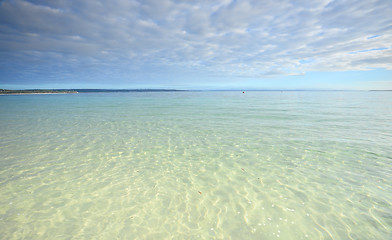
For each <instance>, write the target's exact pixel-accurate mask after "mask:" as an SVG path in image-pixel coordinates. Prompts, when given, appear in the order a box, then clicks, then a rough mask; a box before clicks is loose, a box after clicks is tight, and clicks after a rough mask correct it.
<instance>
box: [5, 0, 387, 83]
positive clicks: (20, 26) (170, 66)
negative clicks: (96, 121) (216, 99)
mask: <svg viewBox="0 0 392 240" xmlns="http://www.w3.org/2000/svg"><path fill="white" fill-rule="evenodd" d="M0 88H9V89H25V88H176V89H392V2H391V1H390V0H359V1H355V0H336V1H331V0H319V1H305V0H297V1H289V0H281V1H275V0H271V1H270V0H255V1H252V0H221V1H210V0H198V1H196V0H187V1H185V0H184V1H178V0H144V1H142V0H110V1H109V0H103V1H98V0H80V1H79V0H73V1H68V0H58V1H53V0H36V1H26V0H3V1H0Z"/></svg>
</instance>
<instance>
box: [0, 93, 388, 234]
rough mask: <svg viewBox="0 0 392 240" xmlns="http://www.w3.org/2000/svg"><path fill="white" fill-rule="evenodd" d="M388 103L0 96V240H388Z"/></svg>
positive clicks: (362, 97) (362, 98)
mask: <svg viewBox="0 0 392 240" xmlns="http://www.w3.org/2000/svg"><path fill="white" fill-rule="evenodd" d="M391 183H392V92H247V93H245V94H242V93H241V92H166V93H101V94H99V93H84V94H82V93H81V94H68V95H19V96H0V239H113V238H114V239H392V233H391V232H392V186H391Z"/></svg>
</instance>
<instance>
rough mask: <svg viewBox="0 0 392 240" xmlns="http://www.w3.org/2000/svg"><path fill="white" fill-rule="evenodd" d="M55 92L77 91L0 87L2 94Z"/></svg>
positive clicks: (68, 91)
mask: <svg viewBox="0 0 392 240" xmlns="http://www.w3.org/2000/svg"><path fill="white" fill-rule="evenodd" d="M55 93H78V91H75V90H51V89H31V90H8V89H0V95H2V94H55Z"/></svg>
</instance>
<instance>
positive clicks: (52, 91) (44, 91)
mask: <svg viewBox="0 0 392 240" xmlns="http://www.w3.org/2000/svg"><path fill="white" fill-rule="evenodd" d="M183 91H186V90H176V89H28V90H8V89H0V95H4V94H56V93H102V92H183Z"/></svg>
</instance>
